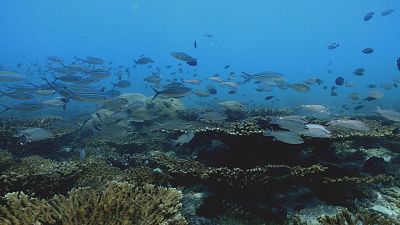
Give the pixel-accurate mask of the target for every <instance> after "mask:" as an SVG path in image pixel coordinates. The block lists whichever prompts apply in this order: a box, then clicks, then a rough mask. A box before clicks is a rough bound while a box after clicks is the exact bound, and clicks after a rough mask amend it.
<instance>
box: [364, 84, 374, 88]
mask: <svg viewBox="0 0 400 225" xmlns="http://www.w3.org/2000/svg"><path fill="white" fill-rule="evenodd" d="M366 87H368V88H376V85H375V84H368V85H367V86H366Z"/></svg>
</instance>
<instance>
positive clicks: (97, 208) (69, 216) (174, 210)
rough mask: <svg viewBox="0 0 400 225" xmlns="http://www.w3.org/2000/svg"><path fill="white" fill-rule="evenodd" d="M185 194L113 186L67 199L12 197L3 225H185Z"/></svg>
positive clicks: (3, 209) (0, 215)
mask: <svg viewBox="0 0 400 225" xmlns="http://www.w3.org/2000/svg"><path fill="white" fill-rule="evenodd" d="M181 197H182V194H181V192H180V191H177V190H176V189H174V188H164V187H156V186H152V185H145V186H142V187H135V186H133V185H131V184H128V183H126V182H124V183H119V182H110V183H108V184H107V185H106V186H105V188H104V189H102V190H98V191H96V190H92V189H89V188H78V189H74V190H72V191H71V192H70V193H69V194H68V196H67V197H64V196H62V195H56V196H54V197H53V198H52V199H50V200H48V201H46V200H40V199H37V198H30V197H29V196H27V195H25V194H24V193H10V194H8V195H6V196H5V197H4V201H5V204H3V205H2V206H0V223H1V224H5V225H8V224H66V225H71V224H88V225H89V224H141V225H154V224H163V225H184V224H187V223H186V220H185V219H184V218H183V217H182V216H181V215H180V213H179V210H180V207H181V204H180V199H181Z"/></svg>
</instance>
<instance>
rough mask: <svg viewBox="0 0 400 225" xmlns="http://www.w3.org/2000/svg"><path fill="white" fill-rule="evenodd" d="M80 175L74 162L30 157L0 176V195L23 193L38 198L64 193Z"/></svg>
mask: <svg viewBox="0 0 400 225" xmlns="http://www.w3.org/2000/svg"><path fill="white" fill-rule="evenodd" d="M79 173H80V170H79V168H78V167H77V164H76V163H74V162H64V163H58V162H55V161H52V160H47V159H43V158H40V157H38V156H30V157H26V158H23V159H22V162H21V163H20V164H19V165H18V166H15V167H11V168H10V169H8V170H6V171H4V172H3V173H2V174H1V176H0V194H1V195H3V194H5V193H8V192H15V191H24V192H27V193H35V194H37V195H38V196H43V197H45V196H48V195H53V194H55V193H66V192H68V190H70V188H71V187H72V185H73V183H74V181H75V180H76V179H77V177H78V175H79Z"/></svg>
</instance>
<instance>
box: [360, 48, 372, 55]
mask: <svg viewBox="0 0 400 225" xmlns="http://www.w3.org/2000/svg"><path fill="white" fill-rule="evenodd" d="M373 52H374V49H372V48H364V49H363V50H362V53H364V54H366V55H368V54H372V53H373Z"/></svg>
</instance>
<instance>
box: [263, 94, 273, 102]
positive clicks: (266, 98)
mask: <svg viewBox="0 0 400 225" xmlns="http://www.w3.org/2000/svg"><path fill="white" fill-rule="evenodd" d="M274 97H275V96H273V95H269V96H267V97H265V100H267V101H268V100H271V99H273V98H274Z"/></svg>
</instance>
